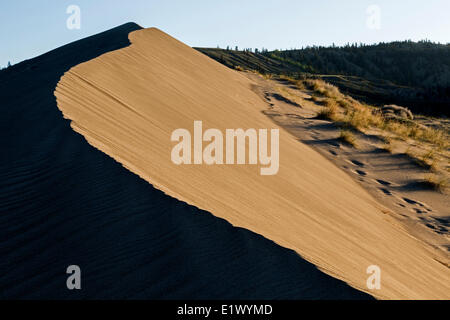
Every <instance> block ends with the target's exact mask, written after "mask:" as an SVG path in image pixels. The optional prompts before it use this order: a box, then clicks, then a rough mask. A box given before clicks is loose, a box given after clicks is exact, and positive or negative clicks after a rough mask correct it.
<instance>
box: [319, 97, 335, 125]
mask: <svg viewBox="0 0 450 320" xmlns="http://www.w3.org/2000/svg"><path fill="white" fill-rule="evenodd" d="M338 113H339V108H338V106H337V104H336V103H335V102H333V101H332V100H327V102H326V103H325V106H324V107H323V108H322V109H321V110H320V111H319V112H318V114H317V116H316V118H317V119H323V120H331V121H336V120H337V118H338Z"/></svg>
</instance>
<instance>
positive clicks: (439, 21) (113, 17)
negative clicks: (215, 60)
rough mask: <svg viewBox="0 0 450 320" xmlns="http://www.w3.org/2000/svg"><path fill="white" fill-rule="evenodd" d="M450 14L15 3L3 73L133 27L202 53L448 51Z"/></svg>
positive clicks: (364, 3) (317, 6)
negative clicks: (414, 43)
mask: <svg viewBox="0 0 450 320" xmlns="http://www.w3.org/2000/svg"><path fill="white" fill-rule="evenodd" d="M69 5H77V6H79V7H80V9H81V29H79V30H69V29H68V28H67V27H66V20H67V18H68V17H69V14H67V13H66V9H67V7H68V6H69ZM371 5H376V6H377V8H379V9H380V15H379V17H380V19H379V20H376V21H379V22H380V24H379V26H380V28H379V29H374V28H369V27H368V26H367V20H368V19H369V18H370V15H369V14H368V13H367V8H368V7H369V6H371ZM372 13H373V12H372ZM449 13H450V1H449V0H427V1H423V0H395V1H394V0H370V1H368V0H339V1H338V0H328V1H326V0H307V1H304V0H258V1H257V0H238V1H237V0H227V1H218V0H173V1H172V0H165V1H162V0H128V1H124V0H71V1H65V0H40V1H30V0H13V1H7V2H6V1H5V2H4V3H3V4H2V8H1V11H0V39H1V50H0V66H5V65H6V64H7V62H8V61H11V63H13V64H14V63H17V62H20V61H22V60H25V59H28V58H32V57H35V56H37V55H39V54H42V53H45V52H47V51H49V50H51V49H54V48H57V47H59V46H61V45H63V44H66V43H69V42H72V41H75V40H78V39H81V38H84V37H86V36H89V35H92V34H95V33H98V32H101V31H104V30H107V29H110V28H112V27H114V26H117V25H120V24H122V23H125V22H130V21H133V22H136V23H138V24H140V25H141V26H143V27H153V26H154V27H158V28H160V29H162V30H163V31H165V32H167V33H169V34H171V35H172V36H174V37H175V38H177V39H179V40H181V41H183V42H185V43H187V44H188V45H191V46H200V47H216V46H217V45H219V46H221V47H226V46H227V45H230V46H232V47H234V46H236V45H237V46H239V47H240V48H242V47H252V48H255V47H257V48H261V47H265V48H268V49H286V48H299V47H302V46H307V45H331V44H332V43H335V44H336V45H343V44H345V43H347V42H364V43H376V42H380V41H385V42H387V41H394V40H406V39H411V40H421V39H430V40H432V41H436V42H441V43H448V42H450V19H449V18H448V15H449Z"/></svg>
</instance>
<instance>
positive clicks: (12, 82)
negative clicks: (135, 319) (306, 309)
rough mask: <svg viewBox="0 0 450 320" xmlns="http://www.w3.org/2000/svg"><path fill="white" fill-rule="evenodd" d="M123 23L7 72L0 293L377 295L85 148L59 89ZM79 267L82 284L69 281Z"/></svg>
mask: <svg viewBox="0 0 450 320" xmlns="http://www.w3.org/2000/svg"><path fill="white" fill-rule="evenodd" d="M139 29H141V27H139V26H138V25H136V24H133V23H128V24H125V25H122V26H119V27H117V28H114V29H111V30H108V31H106V32H104V33H101V34H98V35H95V36H92V37H89V38H86V39H82V40H80V41H77V42H74V43H71V44H69V45H66V46H63V47H61V48H58V49H55V50H53V51H51V52H48V53H46V54H44V55H42V56H39V57H36V58H34V59H30V60H27V61H24V62H22V63H20V64H17V65H15V66H13V67H11V68H9V69H8V70H3V71H0V101H1V103H0V108H1V114H2V115H1V117H0V141H1V146H2V153H1V156H0V213H1V214H0V299H184V300H185V299H370V298H371V296H369V295H367V294H364V293H362V292H359V291H357V290H355V289H353V288H351V287H349V286H348V285H347V284H345V283H344V282H342V281H339V280H337V279H335V278H332V277H330V276H328V275H326V274H324V273H323V272H321V271H320V270H318V269H317V268H316V267H315V266H314V265H313V264H311V263H308V262H307V261H305V260H304V259H302V258H301V257H300V256H299V255H298V254H296V253H295V252H294V251H292V250H288V249H286V248H283V247H281V246H279V245H276V244H275V243H274V242H272V241H270V240H267V239H265V238H264V237H262V236H260V235H257V234H255V233H253V232H251V231H249V230H246V229H242V228H236V227H233V226H232V225H231V224H229V223H228V222H227V221H225V220H223V219H220V218H217V217H214V216H213V215H211V214H210V213H208V212H206V211H201V210H199V209H197V208H195V207H193V206H190V205H188V204H186V203H183V202H181V201H179V200H176V199H175V198H173V197H170V196H167V195H165V194H164V193H163V192H161V191H160V190H157V189H155V188H154V187H153V186H152V185H151V184H149V183H148V182H146V181H145V180H143V179H141V178H139V177H138V176H137V175H135V174H134V173H132V172H130V171H129V170H127V169H125V168H124V167H123V166H122V165H121V164H120V163H118V162H116V161H114V160H113V159H112V158H110V157H109V156H108V155H106V154H105V153H103V152H101V151H99V150H97V149H96V148H93V147H92V146H90V145H89V144H88V143H87V142H86V140H85V139H84V138H83V136H81V135H79V134H77V133H76V132H74V131H73V130H72V129H71V127H70V121H67V120H64V119H63V117H62V116H61V112H60V111H59V110H58V108H57V105H56V99H55V97H54V90H55V87H56V85H57V83H58V81H59V80H60V78H61V77H62V76H63V74H64V73H65V72H67V71H68V70H69V69H70V68H72V67H74V66H76V65H78V64H80V63H82V62H85V61H89V60H91V59H94V58H96V57H98V56H100V55H102V54H104V53H106V52H110V51H113V50H117V49H120V48H124V47H126V46H128V45H129V44H130V43H129V40H128V34H129V33H130V32H132V31H135V30H139ZM72 264H76V265H78V266H80V268H81V272H82V273H81V286H82V290H75V291H70V290H68V289H67V287H66V280H67V277H68V275H67V274H66V269H67V267H68V266H69V265H72Z"/></svg>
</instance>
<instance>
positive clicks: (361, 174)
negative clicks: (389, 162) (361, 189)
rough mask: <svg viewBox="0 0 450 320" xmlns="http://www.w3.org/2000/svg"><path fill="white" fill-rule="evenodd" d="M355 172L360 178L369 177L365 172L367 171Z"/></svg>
mask: <svg viewBox="0 0 450 320" xmlns="http://www.w3.org/2000/svg"><path fill="white" fill-rule="evenodd" d="M355 172H356V173H357V174H359V175H360V176H362V177H365V176H367V172H365V171H362V170H355Z"/></svg>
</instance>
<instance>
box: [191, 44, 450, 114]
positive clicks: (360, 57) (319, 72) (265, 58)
mask: <svg viewBox="0 0 450 320" xmlns="http://www.w3.org/2000/svg"><path fill="white" fill-rule="evenodd" d="M198 50H200V51H201V52H203V53H205V54H207V55H209V56H210V57H212V58H214V59H216V60H217V61H219V62H221V63H223V64H225V65H227V66H229V67H236V66H240V67H242V68H244V69H251V70H256V71H258V72H261V73H272V74H288V75H291V76H294V77H303V76H313V77H320V78H323V79H324V80H326V81H328V82H331V83H333V84H334V85H337V86H338V87H339V88H340V89H341V90H342V91H344V92H347V93H349V94H352V95H355V96H357V97H358V98H360V99H365V100H367V101H369V102H371V103H377V104H383V103H397V104H403V105H406V106H408V107H410V108H412V109H414V110H415V111H416V112H420V113H425V114H434V115H443V114H445V115H447V116H448V115H450V110H449V109H450V44H447V45H443V44H436V43H432V42H428V41H421V42H412V41H403V42H391V43H380V44H377V45H364V44H353V45H347V46H344V47H335V46H331V47H307V48H303V49H295V50H284V51H279V50H276V51H257V50H255V51H250V50H245V51H236V50H221V49H198Z"/></svg>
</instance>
